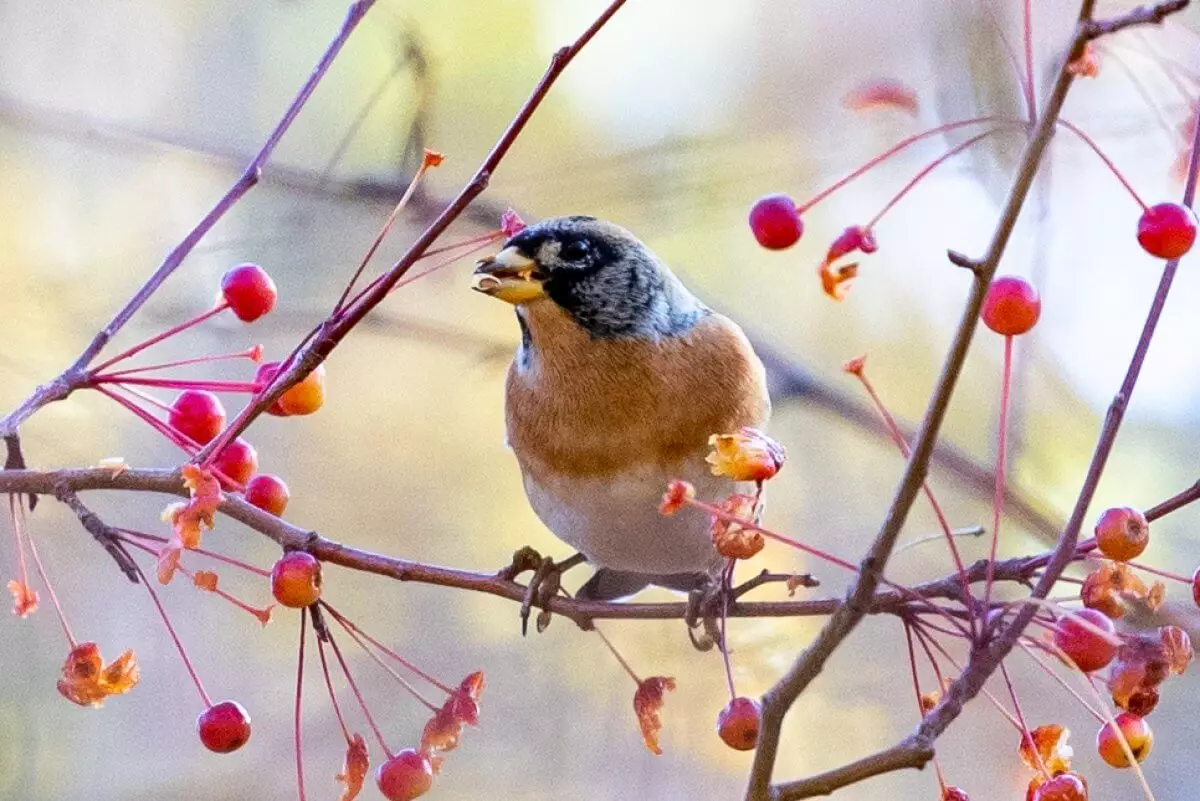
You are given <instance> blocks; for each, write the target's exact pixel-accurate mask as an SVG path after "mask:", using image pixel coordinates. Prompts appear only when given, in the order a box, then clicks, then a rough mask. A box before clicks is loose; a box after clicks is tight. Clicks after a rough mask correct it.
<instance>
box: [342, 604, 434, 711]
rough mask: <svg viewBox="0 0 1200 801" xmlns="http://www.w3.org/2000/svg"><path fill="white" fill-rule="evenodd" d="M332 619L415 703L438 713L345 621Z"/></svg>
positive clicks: (431, 704)
mask: <svg viewBox="0 0 1200 801" xmlns="http://www.w3.org/2000/svg"><path fill="white" fill-rule="evenodd" d="M326 608H327V607H326ZM334 619H335V620H337V622H338V623H339V624H340V625H341V627H342V628H343V629H345V631H346V634H347V635H349V637H350V639H352V640H354V642H355V644H356V645H357V646H358V647H359V648H361V649H362V650H363V653H365V654H366V655H367V656H369V657H370V658H371V661H372V662H374V663H375V664H377V665H379V667H381V668H383V669H384V670H385V671H386V672H387V674H388V675H389V676H391V677H392V678H393V679H395V680H396V681H397V682H398V683H399V684H400V686H401V687H403V688H404V689H405V690H406V691H407V692H408V694H409V695H411V696H412V697H413V698H415V699H416V700H417V701H419V702H420V703H421V704H423V705H424V706H426V707H428V708H429V711H430V712H435V713H436V712H437V711H438V705H437V704H435V703H433V702H432V701H430V700H429V699H428V698H426V697H425V696H423V695H421V692H420V691H419V690H418V689H417V688H416V687H414V686H413V685H412V684H411V683H410V682H409V681H408V680H407V679H406V678H404V677H403V676H401V675H400V674H399V673H397V672H396V671H395V670H393V669H392V668H391V666H390V665H388V664H387V663H386V662H384V661H383V660H382V659H380V658H379V656H378V655H377V654H376V653H375V652H374V651H372V650H371V649H370V648H368V647H367V644H366V643H365V642H363V641H362V639H360V638H359V636H358V635H357V634H355V633H354V629H352V628H350V627H349V626H347V625H346V623H345V621H343V620H342V619H341V618H340V617H339V616H337V615H334Z"/></svg>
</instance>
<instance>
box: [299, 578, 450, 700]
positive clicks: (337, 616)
mask: <svg viewBox="0 0 1200 801" xmlns="http://www.w3.org/2000/svg"><path fill="white" fill-rule="evenodd" d="M321 608H322V609H324V610H325V611H326V612H328V613H329V614H330V615H331V616H332V617H333V619H334V620H336V621H337V622H338V623H340V624H341V625H342V627H343V628H346V629H347V630H349V631H353V632H355V633H356V634H358V635H360V636H361V637H362V638H363V639H365V640H366V641H367V642H369V643H371V645H374V646H375V647H376V648H378V649H379V650H380V651H382V652H383V653H385V654H387V655H388V656H390V657H391V658H392V659H395V660H396V661H397V662H399V663H400V664H401V665H403V666H404V667H405V668H407V669H408V670H411V671H412V672H413V673H415V674H417V675H418V676H420V677H421V678H423V679H425V681H427V682H429V683H430V684H432V685H433V686H434V687H437V688H438V689H439V690H441V691H442V692H444V693H445V694H446V695H451V694H453V693H454V689H453V688H452V687H450V686H449V685H447V684H444V683H442V682H440V681H438V680H437V679H435V678H434V677H433V676H430V675H429V674H428V673H426V672H425V671H423V670H421V669H420V668H419V667H417V666H416V665H414V664H413V663H412V662H409V661H408V660H407V659H405V658H404V657H402V656H400V654H398V653H396V652H395V651H393V650H391V649H390V648H388V647H386V646H385V645H384V644H383V643H381V642H379V640H377V639H375V638H374V637H372V636H371V635H370V634H367V633H366V632H365V631H363V630H362V629H361V628H359V627H358V626H357V625H355V624H354V622H353V621H351V620H350V619H349V618H347V617H345V616H343V615H342V613H341V612H339V611H337V610H336V609H334V608H333V607H332V606H330V605H329V604H328V603H326V602H325V601H321Z"/></svg>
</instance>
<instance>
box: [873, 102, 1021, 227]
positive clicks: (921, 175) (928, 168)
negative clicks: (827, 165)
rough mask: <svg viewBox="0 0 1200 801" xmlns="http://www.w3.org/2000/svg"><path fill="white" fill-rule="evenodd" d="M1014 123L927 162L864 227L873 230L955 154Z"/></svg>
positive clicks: (964, 142)
mask: <svg viewBox="0 0 1200 801" xmlns="http://www.w3.org/2000/svg"><path fill="white" fill-rule="evenodd" d="M1022 124H1023V123H1022ZM1012 125H1015V123H1011V122H1010V123H1006V125H997V126H996V127H995V128H989V129H988V130H986V131H984V132H983V133H981V134H976V135H975V136H972V137H971V138H969V139H964V140H963V141H961V142H959V143H958V144H957V145H955V146H954V147H952V148H950V149H949V150H947V151H946V152H945V153H943V154H942V155H940V156H938V157H937V158H936V159H934V160H933V161H931V162H929V163H928V164H926V165H925V166H924V167H922V168H921V170H920V171H919V172H918V173H917V174H916V175H914V176H913V177H912V178H911V179H910V180H909V182H908V183H906V184H905V185H904V186H903V187H901V189H900V191H899V192H897V193H896V194H894V195H892V198H891V199H890V200H889V201H888V202H887V203H885V204H884V205H883V208H882V209H880V210H879V213H877V214H876V215H875V216H874V217H872V218H871V221H870V222H868V223H867V224H866V225H864V226H863V228H865V229H866V230H868V231H870V230H872V229H873V228H874V227H875V226H876V225H877V224H878V223H879V221H880V220H882V219H883V217H884V215H886V214H887V213H888V212H889V211H891V210H892V207H894V206H895V205H896V204H897V203H899V202H900V201H901V200H902V199H903V198H904V196H905V195H907V194H908V193H909V192H910V191H912V188H913V187H914V186H916V185H917V184H919V183H920V182H921V181H923V180H924V179H925V176H927V175H929V173H931V172H933V171H934V170H935V169H937V168H938V167H939V166H940V165H941V164H943V163H944V162H946V161H948V160H950V159H951V158H953V157H954V156H957V155H958V154H959V153H961V152H963V151H964V150H966V149H967V148H969V147H972V146H973V145H976V144H978V143H979V142H981V141H983V140H984V139H987V138H988V137H989V136H992V135H994V134H997V133H999V132H1000V131H1002V130H1004V128H1005V127H1007V126H1012Z"/></svg>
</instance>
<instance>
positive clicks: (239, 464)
mask: <svg viewBox="0 0 1200 801" xmlns="http://www.w3.org/2000/svg"><path fill="white" fill-rule="evenodd" d="M213 467H215V468H217V470H219V471H221V474H222V475H224V476H225V477H226V478H228V479H229V480H230V481H236V482H237V483H238V484H245V483H246V482H247V481H249V480H250V476H252V475H254V471H255V470H257V469H258V452H257V451H255V450H254V446H253V445H251V444H250V443H249V442H246V440H244V439H242V438H241V437H238V438H237V439H235V440H234V441H233V442H231V443H229V444H228V445H226V446H225V447H224V448H222V449H221V452H220V453H219V454H217V458H216V459H215V460H213Z"/></svg>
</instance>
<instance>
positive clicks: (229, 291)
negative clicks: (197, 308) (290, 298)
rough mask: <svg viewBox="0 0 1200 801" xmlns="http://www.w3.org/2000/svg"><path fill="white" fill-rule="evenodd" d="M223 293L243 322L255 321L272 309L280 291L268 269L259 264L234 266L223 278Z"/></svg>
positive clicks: (230, 306)
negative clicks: (276, 287)
mask: <svg viewBox="0 0 1200 801" xmlns="http://www.w3.org/2000/svg"><path fill="white" fill-rule="evenodd" d="M221 294H222V295H223V296H224V297H225V302H226V303H228V304H229V308H230V309H231V310H233V313H234V314H236V315H237V317H238V319H239V320H242V321H243V322H247V323H250V322H254V321H255V320H257V319H258V318H259V317H262V316H263V315H264V314H266V313H267V312H269V311H271V309H273V308H275V301H276V300H277V299H278V298H279V293H278V292H276V291H275V282H274V281H272V280H271V276H269V275H267V271H266V270H264V269H263V268H262V267H259V266H258V265H257V264H243V265H241V266H239V267H234V268H233V269H232V270H230V271H229V272H227V273H225V275H224V277H222V278H221Z"/></svg>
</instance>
